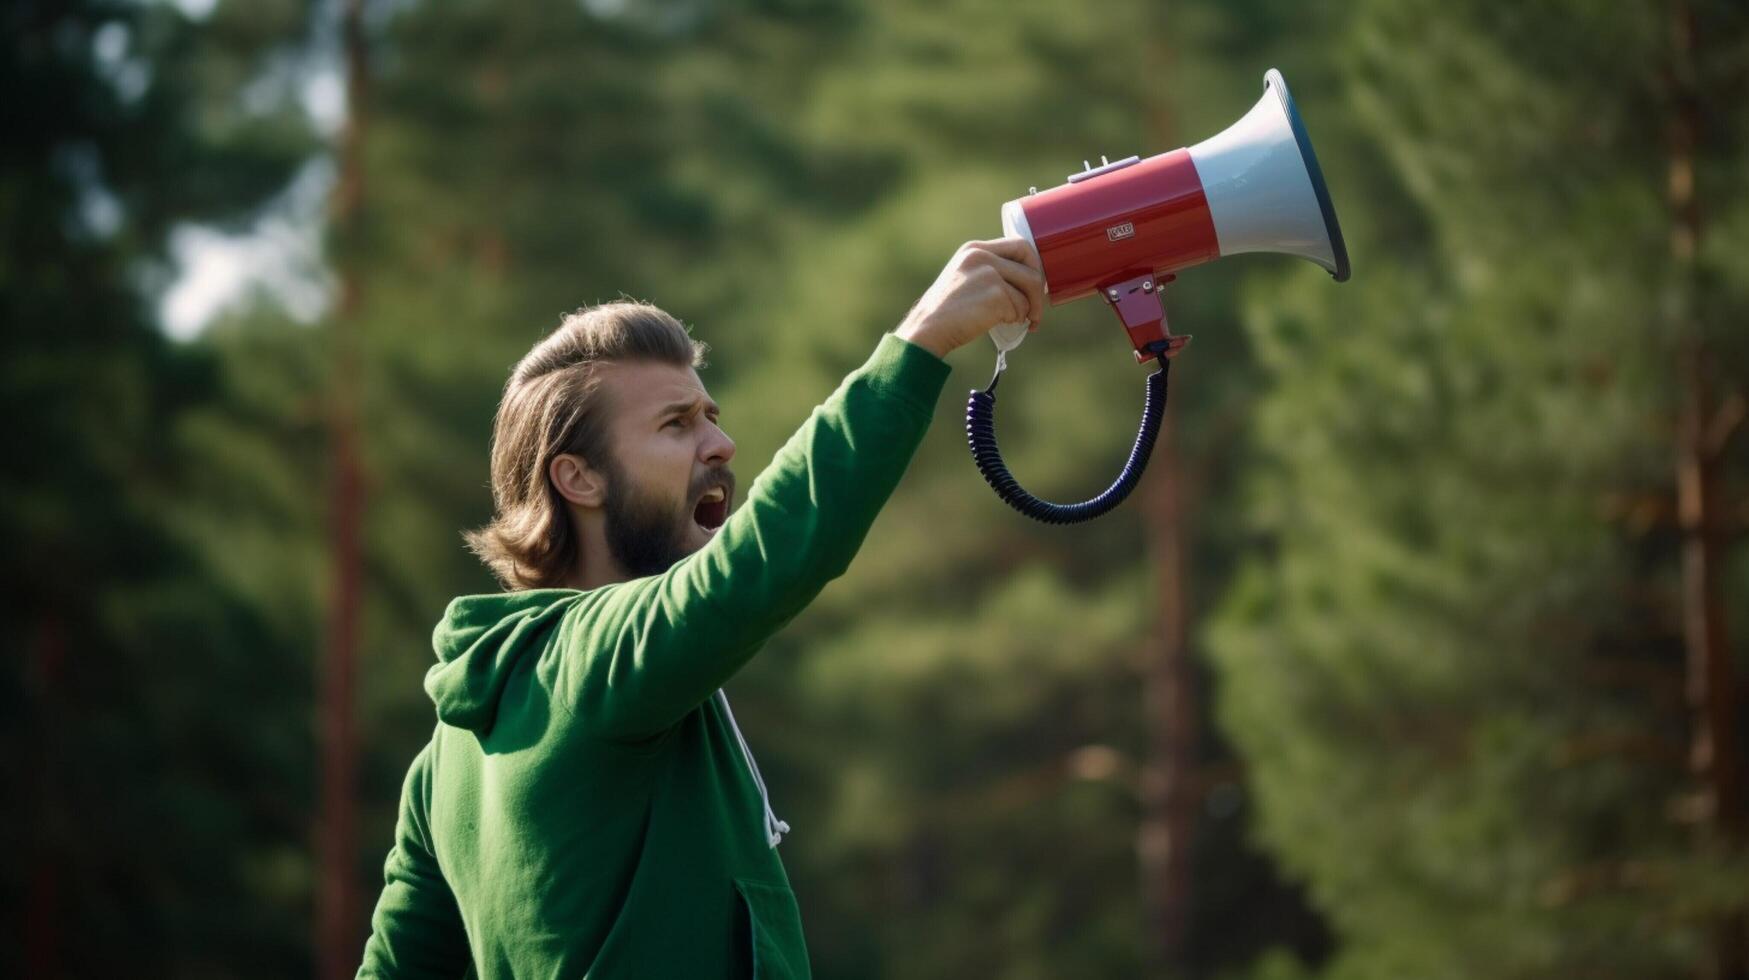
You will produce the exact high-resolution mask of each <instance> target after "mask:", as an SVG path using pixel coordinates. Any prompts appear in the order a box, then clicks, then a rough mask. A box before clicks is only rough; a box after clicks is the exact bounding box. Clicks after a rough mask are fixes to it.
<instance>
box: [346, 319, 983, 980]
mask: <svg viewBox="0 0 1749 980" xmlns="http://www.w3.org/2000/svg"><path fill="white" fill-rule="evenodd" d="M947 375H948V368H947V365H946V364H945V363H944V362H943V361H941V359H939V358H937V357H935V356H934V355H932V354H930V353H929V352H928V351H925V350H923V349H922V348H920V347H916V346H913V345H911V344H909V343H906V342H905V341H903V340H900V339H899V338H898V337H895V336H892V335H888V336H886V337H884V338H882V340H881V342H880V344H879V346H878V347H877V348H876V349H875V352H874V355H873V356H872V357H870V358H869V361H868V363H867V364H865V365H863V366H862V367H861V368H858V369H857V370H856V371H854V372H852V373H851V374H850V376H849V377H847V378H845V380H844V383H843V384H842V385H840V386H839V388H838V390H837V391H836V392H834V393H833V395H832V396H831V397H830V398H828V399H827V400H826V402H825V404H823V405H821V406H820V407H819V408H817V409H815V410H814V412H813V414H812V415H811V416H810V417H809V418H808V420H807V422H805V423H804V424H803V425H802V427H801V428H800V429H799V430H798V431H797V432H796V433H795V435H793V436H792V437H791V438H790V440H789V442H788V443H787V444H786V445H785V446H784V447H783V449H782V450H780V451H779V452H778V454H777V455H776V457H775V458H773V459H772V461H771V465H770V466H768V467H767V468H766V469H765V471H764V472H763V473H761V474H760V475H759V477H758V478H757V479H756V480H754V482H753V486H752V488H751V489H750V490H749V491H748V494H747V498H746V502H745V504H744V505H743V506H742V507H741V508H740V509H739V510H737V511H736V512H735V513H734V514H733V515H731V516H730V517H729V519H728V521H727V522H726V523H725V524H724V525H723V526H722V528H721V529H720V530H719V531H718V532H717V534H716V536H715V537H714V538H713V539H712V540H711V541H710V543H709V544H707V545H706V546H705V547H704V548H702V549H700V550H699V551H698V552H697V553H696V554H693V555H691V556H690V557H688V558H686V559H685V560H683V561H681V562H679V563H678V564H676V565H675V566H674V567H673V568H671V569H669V570H668V571H666V572H664V573H662V574H661V575H656V576H652V577H649V578H641V579H636V580H633V581H630V582H621V583H617V584H614V585H609V586H605V587H602V588H599V589H593V590H590V591H588V592H578V591H575V590H570V589H541V590H532V591H524V592H512V593H506V594H498V595H479V596H463V597H461V598H458V599H456V600H455V601H454V602H452V603H450V606H449V609H448V611H447V612H446V613H445V615H444V619H443V622H441V623H439V624H438V626H437V630H436V633H435V634H434V636H433V638H432V640H433V644H434V645H435V647H436V649H437V657H438V663H437V664H436V665H434V666H433V667H432V668H431V670H430V671H429V672H428V673H427V674H426V676H425V690H426V692H427V693H429V694H430V695H431V700H432V701H433V702H434V703H435V704H436V706H437V718H438V722H439V724H438V725H437V728H436V731H434V732H433V733H432V736H431V741H430V742H429V743H428V744H427V745H426V746H425V747H424V748H423V749H422V750H421V751H420V752H419V754H418V756H417V757H415V758H414V760H413V765H412V767H411V768H410V769H409V770H408V772H407V780H406V784H405V786H404V789H403V791H402V797H401V812H400V819H399V821H398V823H397V826H396V828H395V843H394V847H393V849H392V850H390V852H389V856H388V861H387V863H386V866H385V868H384V874H383V877H384V886H383V892H382V897H381V898H380V899H379V900H378V902H377V907H376V912H375V915H374V916H373V917H372V920H371V924H372V934H371V937H370V940H369V942H368V943H367V944H366V946H365V950H364V964H363V966H362V967H361V968H360V969H359V973H358V975H359V976H360V977H426V976H430V977H446V978H454V977H459V976H462V975H463V974H464V973H465V972H466V971H467V970H468V969H469V967H470V965H471V967H472V969H473V970H474V971H475V972H476V973H477V974H478V975H479V976H481V977H512V976H514V977H521V978H529V977H567V978H574V977H591V978H607V980H612V978H649V980H665V978H687V980H690V978H715V977H749V976H751V977H755V978H774V980H775V978H786V980H787V978H801V977H807V976H808V975H809V970H808V954H807V947H806V945H805V943H804V942H803V939H802V924H801V916H800V914H799V913H798V911H797V908H796V901H795V895H794V894H793V893H792V892H791V891H790V887H789V881H788V878H787V877H786V876H785V874H784V870H783V862H782V861H780V860H779V859H778V856H777V851H776V846H777V840H778V838H779V837H780V836H781V834H782V832H784V831H787V830H788V827H787V826H786V825H784V824H783V823H782V822H781V821H779V820H777V818H776V817H775V816H774V815H772V814H771V812H770V808H769V803H768V801H767V800H766V799H765V792H764V785H763V783H762V782H761V781H760V779H759V775H758V770H757V769H756V768H755V767H754V765H753V757H752V755H751V753H749V752H748V751H747V749H746V745H745V743H744V742H742V741H741V738H740V732H739V731H738V730H737V729H736V728H735V723H734V717H733V715H731V714H730V713H729V710H728V701H727V699H726V698H723V697H722V695H721V694H720V692H719V688H720V687H721V685H722V684H723V683H724V682H725V681H727V680H728V679H729V677H731V676H732V675H733V674H734V673H735V671H736V670H738V669H740V667H741V666H742V665H743V664H745V663H746V662H747V661H748V660H749V659H751V658H752V656H753V655H754V654H755V653H757V652H758V651H759V648H760V647H761V646H762V645H763V644H764V643H765V641H766V640H767V639H768V638H769V637H770V636H771V635H772V634H773V633H775V632H776V631H777V630H778V629H780V628H781V627H782V626H783V625H784V624H785V623H787V622H789V620H790V619H791V618H793V617H794V616H795V615H796V614H797V613H798V612H800V611H801V610H802V609H803V607H805V606H806V605H807V604H808V603H809V602H810V601H812V600H813V598H814V597H815V596H816V595H818V594H819V592H820V590H821V589H822V588H824V587H825V585H826V583H827V582H829V581H831V580H832V579H833V578H836V577H837V576H839V575H841V574H843V572H844V570H845V568H846V567H847V566H848V565H849V563H850V559H851V557H852V556H853V555H855V553H856V550H857V548H858V547H859V546H860V545H861V544H862V540H863V538H864V536H865V535H866V534H867V533H868V529H869V525H870V524H871V523H873V521H874V519H875V515H876V514H877V513H879V511H880V509H881V507H882V506H883V505H884V504H885V503H886V500H887V498H888V496H889V495H890V494H891V493H892V491H893V488H894V487H895V486H896V485H897V484H898V481H899V477H900V475H901V474H903V472H904V470H905V467H906V465H907V464H908V463H909V462H910V459H911V456H912V454H913V453H914V452H915V451H916V448H917V444H918V443H919V441H921V439H922V437H923V433H924V431H925V430H926V429H927V428H928V425H929V419H930V415H931V413H932V411H933V408H934V404H935V400H936V398H937V396H938V395H939V394H940V393H941V387H942V385H943V383H944V382H945V381H946V380H947Z"/></svg>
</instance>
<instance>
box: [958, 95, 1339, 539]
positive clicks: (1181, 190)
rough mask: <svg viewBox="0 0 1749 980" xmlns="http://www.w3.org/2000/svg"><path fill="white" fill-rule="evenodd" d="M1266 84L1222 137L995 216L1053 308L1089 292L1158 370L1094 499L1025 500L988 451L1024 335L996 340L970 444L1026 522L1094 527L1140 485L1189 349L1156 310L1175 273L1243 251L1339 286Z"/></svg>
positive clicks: (1327, 227)
mask: <svg viewBox="0 0 1749 980" xmlns="http://www.w3.org/2000/svg"><path fill="white" fill-rule="evenodd" d="M1263 83H1264V92H1263V97H1262V98H1261V99H1259V100H1258V102H1257V104H1256V105H1255V106H1252V108H1251V111H1250V112H1247V113H1246V114H1245V115H1244V117H1243V118H1241V119H1240V120H1239V121H1238V122H1236V123H1234V124H1233V125H1231V126H1229V127H1227V129H1226V130H1225V131H1223V132H1221V133H1220V134H1219V135H1216V136H1213V137H1211V138H1209V139H1206V140H1203V141H1202V142H1201V143H1198V144H1196V145H1195V146H1192V147H1188V148H1183V149H1177V150H1173V151H1171V152H1169V153H1162V154H1159V155H1158V156H1152V157H1148V158H1147V159H1145V160H1144V159H1141V158H1139V157H1133V156H1132V157H1129V158H1127V159H1123V160H1117V161H1114V162H1113V161H1105V160H1103V159H1102V160H1101V165H1100V166H1098V167H1093V166H1091V165H1084V166H1085V169H1083V170H1082V172H1080V173H1076V174H1071V175H1070V176H1069V178H1068V180H1067V182H1066V183H1064V184H1062V185H1060V186H1058V187H1053V188H1051V189H1049V190H1046V191H1037V190H1036V189H1035V190H1034V191H1033V192H1032V193H1029V194H1028V195H1027V196H1025V197H1022V198H1018V199H1016V200H1013V201H1009V202H1008V203H1006V204H1004V205H1003V206H1002V228H1003V231H1004V233H1005V234H1007V235H1009V236H1012V237H1020V238H1025V239H1026V240H1027V241H1030V242H1031V243H1032V245H1033V248H1034V249H1036V250H1037V251H1038V256H1039V261H1040V264H1041V265H1042V266H1043V268H1044V275H1045V288H1046V291H1047V294H1048V297H1049V300H1050V303H1051V305H1053V306H1057V305H1061V304H1063V303H1068V302H1071V301H1073V300H1077V299H1080V298H1082V297H1085V296H1091V295H1095V294H1097V295H1098V296H1099V297H1100V298H1101V299H1103V300H1104V301H1105V302H1106V303H1107V304H1108V305H1110V306H1111V307H1112V309H1113V310H1114V311H1116V313H1117V316H1118V319H1119V321H1121V322H1122V324H1123V327H1124V330H1125V332H1126V333H1127V334H1128V336H1129V340H1130V344H1131V345H1132V346H1133V347H1134V349H1135V352H1136V359H1137V360H1138V361H1139V362H1143V363H1145V362H1147V361H1149V360H1154V361H1158V363H1159V365H1160V368H1159V371H1157V372H1156V373H1154V374H1152V375H1150V376H1149V378H1148V385H1147V389H1148V395H1147V401H1146V405H1145V407H1144V410H1143V414H1142V427H1141V430H1140V431H1139V432H1138V433H1137V435H1136V442H1135V446H1134V448H1132V450H1131V452H1130V457H1129V460H1128V462H1127V463H1126V464H1125V466H1124V469H1123V472H1122V473H1121V474H1120V475H1119V476H1118V478H1117V480H1116V481H1115V482H1114V483H1112V485H1111V486H1110V487H1108V488H1107V489H1106V490H1105V492H1104V493H1101V494H1100V495H1099V496H1097V497H1094V498H1092V499H1090V500H1086V501H1083V502H1081V503H1078V504H1055V503H1051V502H1049V501H1044V500H1040V499H1038V498H1037V497H1034V496H1032V495H1031V494H1029V493H1027V492H1026V491H1025V490H1024V489H1021V487H1020V485H1019V483H1018V482H1017V481H1016V480H1015V479H1014V477H1013V476H1012V475H1011V474H1009V472H1008V469H1007V467H1006V466H1005V465H1003V463H1002V456H1001V452H1000V451H999V450H998V449H997V446H996V433H995V404H996V394H995V391H996V383H997V381H999V380H1000V379H1001V376H1002V371H1003V370H1004V369H1005V367H1006V365H1007V354H1008V352H1009V351H1011V350H1013V349H1014V348H1016V347H1018V346H1020V343H1021V341H1023V340H1025V339H1026V334H1027V324H1025V323H1013V324H1003V325H1001V326H998V327H997V328H996V329H994V330H992V331H991V333H990V337H991V340H993V341H994V342H995V344H996V347H997V350H998V352H999V354H998V359H997V371H996V377H995V378H993V379H992V380H991V382H990V386H989V387H988V388H986V389H985V390H984V391H981V392H980V391H974V392H972V396H971V399H970V400H969V401H968V402H967V404H966V434H967V438H968V440H969V442H970V443H971V447H972V456H973V459H974V460H976V461H977V464H978V469H979V470H980V471H981V472H982V473H983V474H984V479H985V480H986V481H988V482H989V483H990V485H991V487H993V488H994V489H995V490H996V493H997V494H998V495H999V496H1001V497H1002V499H1003V500H1005V501H1007V502H1008V503H1009V504H1010V505H1012V506H1013V507H1014V508H1015V509H1016V510H1019V511H1020V512H1021V513H1023V514H1027V515H1028V516H1030V517H1035V518H1037V519H1039V520H1042V521H1046V522H1048V523H1053V524H1067V523H1075V522H1079V521H1084V520H1090V519H1092V518H1094V517H1098V516H1099V515H1101V514H1104V513H1105V512H1107V511H1109V510H1111V508H1113V507H1115V506H1117V505H1118V504H1119V503H1120V502H1122V501H1123V499H1124V498H1125V497H1127V496H1128V495H1129V493H1130V491H1131V490H1133V489H1134V488H1135V483H1136V481H1137V480H1139V479H1140V478H1141V474H1142V469H1143V467H1145V466H1146V465H1147V461H1148V456H1149V454H1150V453H1151V452H1152V451H1153V445H1154V439H1155V437H1156V436H1157V435H1158V433H1159V426H1160V418H1161V416H1162V415H1163V413H1164V412H1165V407H1166V376H1167V372H1168V370H1169V369H1170V366H1171V361H1170V359H1171V358H1172V356H1173V355H1175V354H1176V353H1177V352H1178V351H1179V350H1180V349H1182V348H1183V346H1184V345H1185V344H1186V343H1188V342H1189V340H1190V338H1189V337H1186V336H1174V335H1173V334H1172V331H1171V330H1170V328H1168V326H1167V324H1166V313H1165V307H1164V306H1163V305H1162V302H1161V292H1162V291H1163V289H1164V287H1165V285H1166V284H1167V283H1168V282H1171V281H1172V279H1173V278H1174V273H1176V272H1177V271H1178V270H1181V269H1187V268H1189V267H1191V266H1194V265H1201V264H1202V263H1204V262H1210V261H1213V260H1215V259H1217V258H1221V257H1223V256H1227V255H1237V254H1239V253H1241V252H1281V253H1285V254H1288V255H1297V256H1300V257H1301V258H1305V259H1310V260H1311V261H1313V262H1316V263H1317V264H1318V265H1320V266H1322V267H1323V268H1324V269H1325V270H1326V271H1328V272H1329V273H1330V274H1331V275H1332V276H1334V277H1335V279H1336V281H1337V282H1343V281H1345V280H1347V279H1348V274H1349V266H1348V250H1347V248H1346V246H1344V244H1343V242H1342V229H1341V227H1340V226H1339V225H1338V224H1337V222H1336V209H1335V208H1334V207H1333V206H1332V205H1331V203H1330V192H1329V191H1328V190H1327V189H1326V188H1325V186H1324V175H1323V172H1322V171H1321V170H1319V168H1318V158H1317V157H1316V156H1315V155H1313V153H1312V143H1311V140H1310V138H1308V137H1307V135H1306V128H1305V125H1304V123H1302V122H1301V120H1300V115H1299V111H1298V110H1297V109H1296V108H1295V107H1294V101H1293V97H1292V96H1290V95H1289V94H1288V90H1287V83H1286V82H1285V81H1283V80H1282V77H1281V72H1279V71H1276V70H1275V69H1273V68H1272V69H1270V70H1269V71H1268V72H1267V73H1266V74H1265V75H1264V76H1263Z"/></svg>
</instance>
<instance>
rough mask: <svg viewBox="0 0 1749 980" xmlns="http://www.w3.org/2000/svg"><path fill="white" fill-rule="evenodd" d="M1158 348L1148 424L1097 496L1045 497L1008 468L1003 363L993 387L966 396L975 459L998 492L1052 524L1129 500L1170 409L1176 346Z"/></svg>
mask: <svg viewBox="0 0 1749 980" xmlns="http://www.w3.org/2000/svg"><path fill="white" fill-rule="evenodd" d="M1153 353H1154V356H1155V357H1156V358H1157V359H1158V360H1159V362H1160V370H1158V371H1156V372H1154V373H1153V374H1150V375H1148V382H1147V397H1146V399H1145V400H1144V401H1143V403H1142V424H1141V428H1140V429H1138V430H1137V432H1136V442H1135V445H1133V446H1131V447H1130V455H1129V459H1127V460H1125V461H1124V466H1123V471H1122V472H1120V473H1119V474H1118V475H1117V479H1116V480H1114V481H1112V484H1111V486H1109V487H1106V488H1105V491H1104V492H1103V493H1101V494H1099V495H1098V496H1097V497H1093V498H1091V499H1088V500H1083V501H1081V502H1080V503H1078V504H1058V503H1052V502H1051V501H1049V500H1041V499H1040V498H1038V497H1035V496H1033V495H1032V494H1030V493H1027V492H1026V490H1025V489H1024V488H1023V487H1021V485H1020V481H1019V480H1016V479H1015V478H1014V474H1012V473H1010V472H1008V465H1007V464H1006V463H1004V462H1003V461H1002V450H1001V449H1000V448H998V447H997V445H996V384H997V382H999V381H1001V380H1002V370H1001V368H998V369H997V371H996V376H995V377H993V378H991V379H990V386H989V387H988V388H985V389H984V390H983V391H973V392H972V393H971V397H970V398H968V399H966V442H967V444H968V445H970V446H971V448H972V460H973V461H974V462H975V463H977V465H978V472H979V473H982V474H983V475H984V482H986V483H988V484H990V489H992V490H995V491H996V496H998V497H1001V498H1002V500H1003V501H1004V502H1005V503H1007V504H1008V506H1010V507H1013V508H1014V509H1015V510H1017V511H1019V512H1021V513H1022V514H1025V515H1026V516H1028V517H1030V518H1033V519H1034V520H1037V521H1043V522H1044V523H1046V524H1079V523H1081V522H1082V521H1090V520H1092V519H1093V518H1095V517H1099V516H1100V515H1102V514H1105V513H1106V512H1108V511H1110V510H1111V509H1112V508H1113V507H1116V506H1117V505H1118V504H1121V503H1123V501H1124V498H1125V497H1128V496H1129V495H1130V491H1132V490H1134V489H1135V488H1136V484H1137V483H1138V482H1140V481H1141V479H1142V471H1143V470H1145V469H1146V468H1147V466H1148V457H1149V456H1151V455H1153V452H1154V440H1155V439H1156V438H1158V437H1159V435H1160V420H1161V418H1163V417H1164V416H1165V414H1166V376H1167V372H1168V371H1170V370H1171V369H1172V362H1171V361H1170V360H1169V359H1168V358H1169V356H1170V352H1169V351H1168V350H1167V348H1166V346H1165V345H1164V343H1163V342H1162V343H1161V344H1160V346H1158V347H1156V349H1155V351H1154V352H1153Z"/></svg>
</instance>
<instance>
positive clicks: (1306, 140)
mask: <svg viewBox="0 0 1749 980" xmlns="http://www.w3.org/2000/svg"><path fill="white" fill-rule="evenodd" d="M1263 84H1264V87H1265V88H1268V89H1270V90H1272V91H1274V92H1275V95H1276V97H1277V98H1279V99H1280V100H1281V108H1282V111H1283V112H1284V113H1286V114H1287V121H1288V127H1289V128H1290V129H1292V130H1293V134H1294V144H1295V145H1296V146H1298V147H1299V151H1300V162H1301V163H1304V164H1305V167H1306V176H1307V177H1309V178H1310V179H1311V182H1312V194H1313V195H1314V196H1315V197H1317V199H1318V211H1319V213H1320V214H1322V215H1323V217H1324V232H1325V234H1326V235H1327V236H1329V239H1330V251H1331V253H1332V254H1333V255H1334V256H1335V260H1336V271H1334V272H1332V273H1331V274H1330V275H1331V276H1332V277H1333V278H1334V279H1335V280H1336V281H1337V282H1347V281H1348V276H1349V273H1350V271H1351V270H1350V268H1349V264H1348V245H1347V243H1346V242H1344V241H1343V239H1342V225H1341V224H1340V223H1339V222H1338V221H1337V220H1336V205H1335V204H1333V203H1332V202H1331V201H1330V189H1329V188H1328V187H1326V186H1325V185H1324V170H1323V168H1321V167H1319V166H1318V154H1317V153H1315V152H1314V151H1313V150H1312V137H1311V136H1310V135H1308V134H1307V133H1306V124H1305V122H1304V121H1302V120H1301V119H1300V110H1299V107H1298V106H1296V105H1294V97H1293V94H1292V93H1290V92H1289V91H1288V88H1287V79H1285V78H1283V77H1281V72H1280V71H1278V70H1276V69H1274V68H1271V69H1269V70H1268V71H1267V72H1264V74H1263Z"/></svg>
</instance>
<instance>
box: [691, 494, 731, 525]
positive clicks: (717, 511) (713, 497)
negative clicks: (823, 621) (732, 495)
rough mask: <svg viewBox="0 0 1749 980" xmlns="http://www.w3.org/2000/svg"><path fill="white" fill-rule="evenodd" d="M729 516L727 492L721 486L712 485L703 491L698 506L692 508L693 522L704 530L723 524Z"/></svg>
mask: <svg viewBox="0 0 1749 980" xmlns="http://www.w3.org/2000/svg"><path fill="white" fill-rule="evenodd" d="M728 518H729V492H728V491H727V490H725V489H723V488H722V487H712V488H711V489H709V490H706V491H705V492H704V496H702V497H700V498H699V500H698V506H696V507H694V508H693V509H692V520H693V523H695V524H697V525H698V526H699V527H701V528H704V529H705V530H706V531H715V530H716V529H717V528H719V527H722V526H723V522H724V521H725V520H728Z"/></svg>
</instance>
